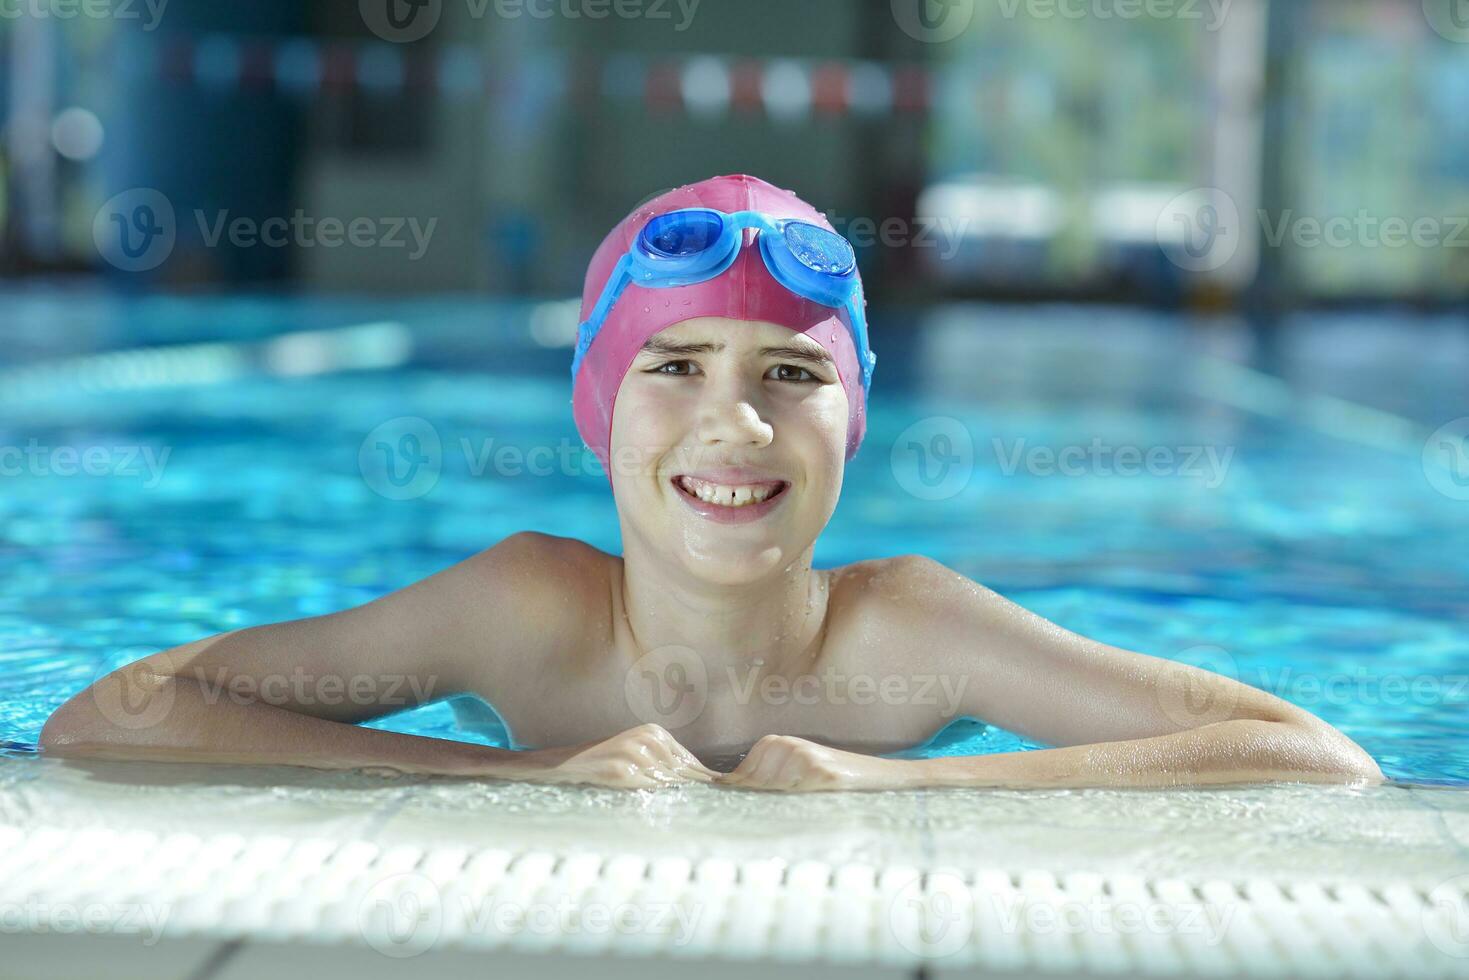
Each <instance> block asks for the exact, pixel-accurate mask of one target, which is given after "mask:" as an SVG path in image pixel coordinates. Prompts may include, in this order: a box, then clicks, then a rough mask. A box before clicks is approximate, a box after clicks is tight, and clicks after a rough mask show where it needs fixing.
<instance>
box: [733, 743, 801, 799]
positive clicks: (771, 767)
mask: <svg viewBox="0 0 1469 980" xmlns="http://www.w3.org/2000/svg"><path fill="white" fill-rule="evenodd" d="M794 751H795V746H794V745H792V744H791V743H789V742H786V741H784V740H780V741H777V740H771V741H770V742H769V743H767V744H766V745H765V746H764V748H763V751H761V753H760V758H759V759H758V760H757V761H756V762H755V764H754V766H753V768H752V769H751V771H750V774H749V776H748V777H747V778H746V779H745V780H744V782H743V785H745V786H751V787H759V788H761V789H771V788H774V787H777V786H779V785H780V782H781V777H782V774H783V773H784V771H785V768H786V764H787V762H788V761H789V760H790V757H791V753H793V752H794ZM751 754H753V752H752V753H751Z"/></svg>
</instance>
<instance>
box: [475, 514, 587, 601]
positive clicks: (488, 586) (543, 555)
mask: <svg viewBox="0 0 1469 980" xmlns="http://www.w3.org/2000/svg"><path fill="white" fill-rule="evenodd" d="M615 560H616V559H614V558H613V557H612V556H611V555H609V554H607V553H606V552H604V551H601V550H600V549H597V548H594V547H592V546H591V545H589V544H587V543H586V542H585V541H579V540H577V539H576V538H563V537H557V536H556V535H554V534H543V533H541V532H539V531H520V532H518V533H516V534H512V535H510V536H509V537H507V538H505V539H504V540H502V541H500V542H499V543H498V544H496V545H494V546H493V547H491V548H486V549H485V550H484V551H481V552H480V553H479V554H477V555H475V556H474V557H473V558H470V559H469V560H468V561H466V562H465V563H464V571H465V572H466V573H467V575H466V579H467V582H466V584H467V585H469V586H470V587H471V588H474V589H476V590H493V591H494V593H495V594H496V595H499V596H504V597H506V598H508V599H512V600H513V602H514V603H515V605H516V608H517V609H518V610H520V611H523V612H524V613H526V614H528V615H532V614H536V613H554V614H556V615H559V616H561V617H562V618H563V619H568V618H570V617H568V616H567V613H568V611H569V610H573V609H585V608H587V603H588V602H593V603H603V604H605V602H606V596H607V588H608V581H609V575H610V574H611V566H612V563H613V562H614V561H615Z"/></svg>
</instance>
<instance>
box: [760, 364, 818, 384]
mask: <svg viewBox="0 0 1469 980" xmlns="http://www.w3.org/2000/svg"><path fill="white" fill-rule="evenodd" d="M770 370H772V371H774V372H775V373H776V378H775V380H776V381H794V382H797V383H798V384H803V383H805V382H808V381H820V380H821V379H820V378H818V377H817V376H816V375H814V374H812V373H811V372H810V371H807V370H806V369H805V368H803V367H800V366H799V365H796V364H777V365H776V366H775V367H773V368H771V369H770ZM787 371H798V372H800V373H801V374H804V375H805V377H804V378H802V377H791V376H790V375H788V374H786V373H785V372H787Z"/></svg>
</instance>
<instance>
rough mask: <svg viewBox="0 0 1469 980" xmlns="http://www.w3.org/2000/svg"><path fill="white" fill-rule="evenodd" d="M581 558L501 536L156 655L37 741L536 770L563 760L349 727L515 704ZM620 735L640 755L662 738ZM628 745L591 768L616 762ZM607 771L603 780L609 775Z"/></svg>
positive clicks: (228, 759) (158, 752) (115, 750)
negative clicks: (299, 611) (458, 701)
mask: <svg viewBox="0 0 1469 980" xmlns="http://www.w3.org/2000/svg"><path fill="white" fill-rule="evenodd" d="M587 551H588V549H586V548H585V546H583V545H580V544H579V543H577V542H573V541H568V540H565V539H560V538H553V537H549V536H546V535H540V534H534V533H522V534H516V535H513V536H511V537H509V538H506V539H505V540H504V541H502V542H500V543H499V544H497V545H496V546H495V547H493V548H490V549H488V550H487V551H484V552H482V553H480V554H479V555H476V556H474V557H473V558H470V559H468V560H466V561H463V562H460V563H459V564H457V565H454V566H453V567H451V568H448V569H446V570H444V571H442V572H440V573H438V574H437V575H434V576H431V577H430V578H427V579H425V580H423V581H421V582H418V583H416V584H414V585H411V586H409V587H407V588H404V589H402V590H399V591H397V592H394V593H391V594H389V595H386V596H384V597H382V598H380V599H378V600H376V601H374V602H370V603H368V604H366V605H364V606H360V607H358V608H355V609H348V610H344V611H342V612H338V613H333V614H331V615H327V616H317V617H313V618H309V619H302V620H296V621H294V622H287V623H279V624H273V625H268V626H258V627H253V628H251V629H245V630H238V631H235V632H231V633H224V634H221V635H219V636H213V637H209V638H207V639H203V640H198V641H196V642H193V643H188V644H184V645H183V646H179V647H175V648H173V649H171V650H165V651H162V652H161V653H157V654H154V655H152V656H150V657H147V658H145V659H143V660H141V661H137V662H136V663H133V664H130V665H128V666H126V667H123V668H121V669H119V670H116V671H113V672H112V673H111V674H108V675H107V676H106V677H103V678H101V679H100V680H98V681H97V682H96V683H95V684H93V685H92V686H91V687H89V688H87V689H86V690H84V691H82V692H81V693H79V694H77V695H76V696H75V697H73V698H72V699H71V700H70V701H68V702H66V704H64V705H62V706H61V707H60V708H59V709H57V711H56V712H55V713H54V714H53V715H52V716H51V718H50V719H49V720H48V721H47V723H46V726H45V729H44V730H43V731H42V734H41V743H42V745H43V746H44V747H45V749H46V752H47V754H54V755H63V756H89V757H106V758H127V759H155V760H161V761H185V760H188V761H198V762H217V763H246V764H251V763H255V764H284V765H303V766H312V767H318V768H358V767H385V768H391V769H395V770H399V771H407V772H436V773H449V774H457V775H489V776H508V777H511V778H534V777H535V776H538V775H545V773H544V772H542V770H543V769H545V768H546V767H548V766H549V767H553V768H554V767H556V766H560V765H562V764H563V763H565V762H566V761H567V759H568V758H570V757H571V756H570V755H569V754H568V752H567V750H550V751H546V752H532V753H522V752H511V751H506V750H501V749H493V748H488V747H485V746H478V745H470V744H465V743H459V742H452V741H446V740H442V739H433V738H422V737H418V736H413V735H403V734H398V733H394V732H384V731H377V730H373V729H367V728H361V727H358V726H357V725H355V724H353V723H355V722H361V721H366V720H369V719H371V718H375V717H378V716H380V715H383V714H387V713H390V712H394V711H400V710H403V709H405V708H410V707H413V706H415V705H417V704H420V703H423V702H425V701H430V700H433V699H435V698H439V697H443V696H445V695H449V694H453V693H458V692H462V691H474V692H476V693H493V694H495V695H496V696H503V697H507V698H509V697H514V696H515V695H516V693H517V691H519V690H523V689H524V687H525V682H526V681H527V680H529V679H530V678H531V677H533V676H534V672H535V671H536V670H537V668H538V666H539V662H540V660H541V659H542V658H543V656H544V654H545V652H546V651H549V650H553V649H557V648H558V645H559V644H564V643H567V642H575V635H576V633H577V631H578V629H579V628H580V625H579V621H578V618H577V617H576V616H574V615H569V614H568V609H577V608H585V599H586V597H585V596H582V595H580V594H579V591H578V590H584V589H588V588H593V589H594V588H595V585H594V584H590V583H594V581H595V575H588V574H587V571H586V565H585V562H586V561H588V560H589V559H588V556H587ZM665 734H666V733H665ZM644 736H646V738H645V737H644ZM629 738H630V739H631V741H632V742H635V743H639V744H637V745H634V746H633V748H635V749H639V750H640V751H641V750H642V749H646V748H647V746H645V745H642V744H641V743H642V742H645V741H648V739H651V740H652V742H654V743H658V744H661V743H662V741H663V740H662V737H661V736H658V735H657V733H648V732H644V733H642V735H641V736H629ZM627 741H628V739H624V743H626V742H627ZM627 748H628V746H627V745H626V744H622V745H621V747H620V748H619V747H618V746H613V747H612V748H610V749H608V750H606V751H604V752H602V753H601V755H598V756H597V758H601V756H609V757H610V758H612V759H613V761H614V762H615V761H616V759H617V758H620V756H619V752H621V751H622V749H627ZM654 749H655V751H652V752H651V753H650V752H647V751H641V756H642V757H651V758H653V759H654V761H655V762H661V761H664V760H665V756H666V759H667V760H670V761H671V764H672V763H673V762H676V763H677V764H679V765H682V764H684V763H686V762H687V760H685V759H684V758H683V756H682V755H680V754H679V753H680V752H681V751H682V749H681V747H678V746H677V745H676V743H674V745H673V747H672V748H670V749H669V751H668V752H667V753H661V752H660V751H657V744H655V745H654ZM675 750H677V751H675ZM594 755H595V753H594ZM603 761H605V760H603ZM613 768H614V767H611V766H609V767H608V771H607V773H606V774H607V775H608V776H609V777H611V778H613V779H615V778H616V775H617V774H616V773H615V772H612V769H613ZM582 775H586V773H582ZM591 775H592V776H594V777H595V776H597V775H598V773H596V772H593V773H591Z"/></svg>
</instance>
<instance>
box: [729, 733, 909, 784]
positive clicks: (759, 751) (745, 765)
mask: <svg viewBox="0 0 1469 980" xmlns="http://www.w3.org/2000/svg"><path fill="white" fill-rule="evenodd" d="M916 770H917V767H916V766H914V765H913V764H912V763H909V762H904V761H902V760H899V759H879V758H877V757H876V756H870V755H860V754H858V753H856V752H843V751H841V750H840V749H832V748H828V747H826V746H825V745H818V744H817V743H815V742H808V741H807V740H806V739H804V738H797V737H795V736H794V735H766V736H765V737H764V738H762V739H761V740H760V741H758V742H756V743H755V747H754V748H752V749H751V750H750V754H749V755H747V756H745V758H744V761H743V762H741V763H740V764H739V766H738V767H737V768H736V769H735V770H734V772H731V773H729V774H728V775H723V776H720V777H719V778H718V780H717V782H719V783H720V784H721V785H724V786H734V787H737V788H739V789H765V790H785V791H787V792H796V793H804V792H811V791H816V790H856V789H898V788H900V787H905V786H915V785H918V784H919V783H920V782H921V780H919V779H918V778H917V777H918V776H919V773H918V772H917V771H916Z"/></svg>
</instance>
